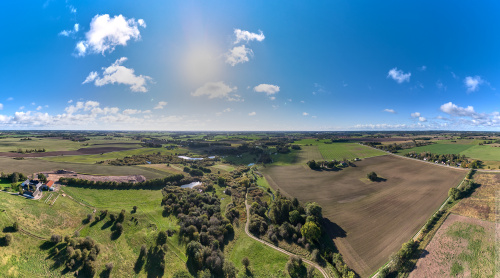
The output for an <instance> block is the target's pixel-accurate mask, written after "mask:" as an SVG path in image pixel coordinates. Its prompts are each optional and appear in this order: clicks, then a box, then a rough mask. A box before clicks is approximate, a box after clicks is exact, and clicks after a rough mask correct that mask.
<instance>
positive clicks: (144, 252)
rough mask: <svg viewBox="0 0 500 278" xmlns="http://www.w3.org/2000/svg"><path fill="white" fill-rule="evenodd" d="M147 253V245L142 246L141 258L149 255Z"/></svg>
mask: <svg viewBox="0 0 500 278" xmlns="http://www.w3.org/2000/svg"><path fill="white" fill-rule="evenodd" d="M147 253H148V249H147V248H146V245H144V244H143V245H142V246H141V253H139V256H141V257H144V256H146V255H147Z"/></svg>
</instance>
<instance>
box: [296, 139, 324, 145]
mask: <svg viewBox="0 0 500 278" xmlns="http://www.w3.org/2000/svg"><path fill="white" fill-rule="evenodd" d="M325 142H331V140H317V139H311V138H309V139H302V140H298V141H295V142H293V143H294V144H297V145H313V146H316V145H321V144H324V143H325Z"/></svg>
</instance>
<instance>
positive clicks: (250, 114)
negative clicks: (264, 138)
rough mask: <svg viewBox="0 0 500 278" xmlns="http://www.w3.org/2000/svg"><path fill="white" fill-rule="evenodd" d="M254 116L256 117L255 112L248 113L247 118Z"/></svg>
mask: <svg viewBox="0 0 500 278" xmlns="http://www.w3.org/2000/svg"><path fill="white" fill-rule="evenodd" d="M255 115H257V113H256V112H255V111H254V112H250V113H248V116H255Z"/></svg>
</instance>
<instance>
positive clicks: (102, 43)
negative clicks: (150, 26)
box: [76, 14, 146, 56]
mask: <svg viewBox="0 0 500 278" xmlns="http://www.w3.org/2000/svg"><path fill="white" fill-rule="evenodd" d="M139 27H143V28H145V27H146V23H145V22H144V20H143V19H139V20H135V19H134V18H130V19H127V18H126V17H124V16H123V15H117V16H114V17H113V18H111V17H110V16H109V14H103V15H96V16H94V18H92V21H91V22H90V30H89V31H88V32H87V33H85V38H86V39H85V40H82V41H79V42H78V43H77V44H76V51H77V55H78V56H84V55H86V54H88V53H100V54H102V55H104V53H105V52H109V53H111V52H113V51H114V50H115V47H116V46H117V45H121V46H126V45H127V42H128V41H129V40H131V39H134V40H136V41H137V40H139V39H140V37H141V33H140V31H139Z"/></svg>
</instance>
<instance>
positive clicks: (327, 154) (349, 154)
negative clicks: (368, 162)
mask: <svg viewBox="0 0 500 278" xmlns="http://www.w3.org/2000/svg"><path fill="white" fill-rule="evenodd" d="M318 149H319V152H320V153H321V155H322V156H323V159H324V160H333V159H335V160H342V159H354V158H367V157H373V156H379V155H385V153H384V152H382V151H379V150H376V149H373V148H370V147H366V146H362V145H360V144H356V143H332V144H319V145H318Z"/></svg>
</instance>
